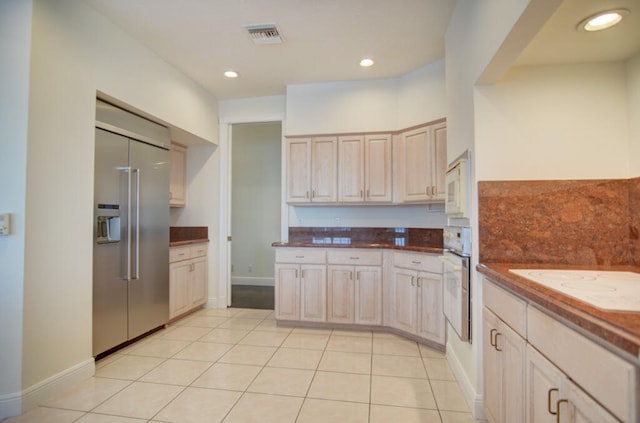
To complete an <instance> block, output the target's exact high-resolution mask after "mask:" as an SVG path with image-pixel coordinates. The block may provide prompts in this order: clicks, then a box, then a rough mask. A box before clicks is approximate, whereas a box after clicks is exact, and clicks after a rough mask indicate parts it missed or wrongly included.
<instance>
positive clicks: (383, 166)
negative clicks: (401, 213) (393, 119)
mask: <svg viewBox="0 0 640 423" xmlns="http://www.w3.org/2000/svg"><path fill="white" fill-rule="evenodd" d="M391 178H392V176H391V135H390V134H381V135H345V136H340V137H338V200H339V201H340V202H343V203H363V202H378V203H388V202H391V200H392V195H391V186H392V183H391Z"/></svg>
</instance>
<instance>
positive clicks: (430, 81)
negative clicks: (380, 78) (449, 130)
mask: <svg viewBox="0 0 640 423" xmlns="http://www.w3.org/2000/svg"><path fill="white" fill-rule="evenodd" d="M444 63H445V61H444V59H442V60H438V61H437V62H434V63H432V64H430V65H427V66H423V67H421V68H418V69H416V70H414V71H413V72H409V73H408V74H406V75H403V76H402V77H400V78H399V79H398V91H397V96H398V102H397V103H398V107H397V123H396V126H395V128H396V129H403V128H409V127H411V126H415V125H419V124H421V123H425V122H431V121H433V120H436V119H440V118H443V117H446V104H447V93H446V89H445V80H444Z"/></svg>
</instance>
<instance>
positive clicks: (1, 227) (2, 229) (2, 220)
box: [0, 213, 11, 236]
mask: <svg viewBox="0 0 640 423" xmlns="http://www.w3.org/2000/svg"><path fill="white" fill-rule="evenodd" d="M10 234H11V214H10V213H3V214H0V236H6V235H10Z"/></svg>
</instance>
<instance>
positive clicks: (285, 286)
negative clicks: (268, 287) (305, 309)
mask: <svg viewBox="0 0 640 423" xmlns="http://www.w3.org/2000/svg"><path fill="white" fill-rule="evenodd" d="M299 277H300V266H299V265H296V264H279V263H276V265H275V279H276V282H275V316H276V319H280V320H300V282H299Z"/></svg>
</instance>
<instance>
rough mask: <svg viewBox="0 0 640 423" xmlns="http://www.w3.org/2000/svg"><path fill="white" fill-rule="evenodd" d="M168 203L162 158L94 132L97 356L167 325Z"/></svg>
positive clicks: (165, 157) (153, 150)
mask: <svg viewBox="0 0 640 423" xmlns="http://www.w3.org/2000/svg"><path fill="white" fill-rule="evenodd" d="M168 199H169V152H168V151H167V150H164V149H162V148H158V147H155V146H152V145H149V144H146V143H143V142H139V141H136V140H133V139H130V138H127V137H126V136H123V135H119V134H115V133H112V132H109V131H106V130H103V129H99V128H96V140H95V182H94V201H95V219H94V247H93V251H94V252H93V354H94V356H95V355H98V354H100V353H102V352H105V351H107V350H109V349H111V348H113V347H116V346H118V345H120V344H122V343H124V342H126V341H128V340H131V339H133V338H136V337H137V336H139V335H142V334H144V333H146V332H148V331H150V330H152V329H154V328H156V327H158V326H161V325H163V324H165V323H166V322H167V321H168V317H169V200H168ZM118 230H119V233H117V232H118Z"/></svg>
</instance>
